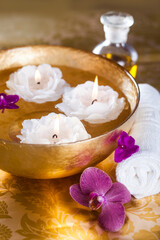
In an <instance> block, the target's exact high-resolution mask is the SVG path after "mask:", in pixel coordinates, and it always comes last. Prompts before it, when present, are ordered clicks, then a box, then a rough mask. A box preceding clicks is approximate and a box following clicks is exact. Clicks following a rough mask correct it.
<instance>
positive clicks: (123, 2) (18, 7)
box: [0, 0, 160, 90]
mask: <svg viewBox="0 0 160 240" xmlns="http://www.w3.org/2000/svg"><path fill="white" fill-rule="evenodd" d="M111 10H116V11H125V12H128V13H130V14H131V15H133V17H134V20H135V24H134V25H133V26H132V27H131V30H130V33H129V39H128V41H129V43H130V44H132V45H133V46H134V47H135V49H136V50H137V51H138V54H139V63H138V74H137V81H138V82H148V83H150V84H152V85H153V86H156V87H157V88H158V89H159V90H160V84H159V82H160V0H133V1H129V0H112V1H111V0H79V1H78V0H57V1H55V0H14V1H13V0H5V1H4V0H0V48H1V49H6V48H10V47H17V46H24V45H33V44H53V45H64V46H70V47H76V48H80V49H84V50H88V51H92V49H93V48H94V47H95V45H97V43H99V42H101V41H103V40H104V32H103V27H102V24H101V23H100V21H99V18H100V16H101V15H102V14H103V13H105V12H107V11H111Z"/></svg>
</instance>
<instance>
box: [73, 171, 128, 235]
mask: <svg viewBox="0 0 160 240" xmlns="http://www.w3.org/2000/svg"><path fill="white" fill-rule="evenodd" d="M70 195H71V197H72V198H73V199H74V200H75V201H76V202H78V203H80V204H81V205H83V206H86V207H89V208H90V209H91V210H97V209H99V208H100V207H101V213H100V215H99V218H98V221H99V223H100V225H101V226H102V228H104V229H105V230H108V231H112V232H116V231H118V230H119V229H120V228H121V227H122V226H123V224H124V220H125V210H124V207H123V204H124V203H127V202H129V201H130V199H131V195H130V193H129V191H128V190H127V188H126V187H125V186H124V185H123V184H121V183H119V182H116V183H112V181H111V179H110V177H109V176H108V175H107V174H106V173H105V172H103V171H102V170H100V169H98V168H94V167H89V168H87V169H85V170H84V171H83V173H82V174H81V177H80V184H74V185H72V186H71V187H70Z"/></svg>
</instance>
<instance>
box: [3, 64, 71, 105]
mask: <svg viewBox="0 0 160 240" xmlns="http://www.w3.org/2000/svg"><path fill="white" fill-rule="evenodd" d="M6 85H7V87H8V88H9V90H6V93H8V94H17V95H19V96H20V97H21V98H23V99H24V100H25V101H28V102H36V103H44V102H49V101H56V100H58V99H59V98H60V97H61V95H62V94H63V92H64V88H65V87H66V86H68V84H67V83H66V82H65V81H64V80H63V79H62V72H61V70H60V69H59V68H54V67H51V66H50V65H49V64H41V65H39V66H38V67H36V66H34V65H28V66H25V67H23V68H21V69H19V70H18V71H17V72H15V73H12V74H11V75H10V78H9V80H8V81H7V82H6Z"/></svg>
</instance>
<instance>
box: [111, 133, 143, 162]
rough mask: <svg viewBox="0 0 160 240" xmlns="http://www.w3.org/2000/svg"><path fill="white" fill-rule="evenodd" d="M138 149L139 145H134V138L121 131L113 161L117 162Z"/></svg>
mask: <svg viewBox="0 0 160 240" xmlns="http://www.w3.org/2000/svg"><path fill="white" fill-rule="evenodd" d="M138 151H139V146H138V145H135V139H134V138H133V137H131V136H129V135H128V134H127V133H126V132H122V133H121V135H120V137H119V139H118V148H116V150H115V153H114V161H115V162H117V163H119V162H121V161H123V160H125V159H127V158H128V157H130V156H131V155H132V154H134V153H136V152H138Z"/></svg>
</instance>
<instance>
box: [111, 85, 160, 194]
mask: <svg viewBox="0 0 160 240" xmlns="http://www.w3.org/2000/svg"><path fill="white" fill-rule="evenodd" d="M139 87H140V94H141V97H140V104H139V108H138V111H137V115H136V119H135V122H134V124H133V127H132V129H131V131H130V135H131V136H132V137H134V138H135V140H136V145H139V147H140V149H139V152H137V153H135V154H133V155H132V156H131V157H129V158H128V159H126V160H124V161H122V162H121V163H119V164H118V165H117V168H116V177H117V180H118V181H119V182H121V183H123V184H124V185H125V186H126V187H127V188H128V190H129V191H130V193H131V194H132V195H133V196H134V197H136V198H142V197H146V196H150V195H153V194H157V193H159V192H160V93H159V92H158V91H157V90H156V89H155V88H153V87H152V86H150V85H148V84H139Z"/></svg>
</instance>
